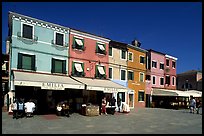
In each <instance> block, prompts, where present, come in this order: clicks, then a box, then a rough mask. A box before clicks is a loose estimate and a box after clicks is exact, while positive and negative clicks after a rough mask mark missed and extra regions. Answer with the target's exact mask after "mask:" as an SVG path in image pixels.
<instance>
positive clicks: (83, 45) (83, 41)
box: [81, 39, 84, 50]
mask: <svg viewBox="0 0 204 136" xmlns="http://www.w3.org/2000/svg"><path fill="white" fill-rule="evenodd" d="M81 41H82V43H83V45H82V50H84V39H81Z"/></svg>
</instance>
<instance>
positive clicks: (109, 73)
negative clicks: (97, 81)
mask: <svg viewBox="0 0 204 136" xmlns="http://www.w3.org/2000/svg"><path fill="white" fill-rule="evenodd" d="M109 68H110V69H112V73H111V76H112V78H109V75H108V78H109V79H113V67H109ZM109 68H108V74H110V73H109Z"/></svg>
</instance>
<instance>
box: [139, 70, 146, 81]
mask: <svg viewBox="0 0 204 136" xmlns="http://www.w3.org/2000/svg"><path fill="white" fill-rule="evenodd" d="M140 74H142V75H143V81H142V82H144V78H145V77H144V72H139V82H141V81H140Z"/></svg>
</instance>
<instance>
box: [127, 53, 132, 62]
mask: <svg viewBox="0 0 204 136" xmlns="http://www.w3.org/2000/svg"><path fill="white" fill-rule="evenodd" d="M128 60H130V61H133V54H132V52H128Z"/></svg>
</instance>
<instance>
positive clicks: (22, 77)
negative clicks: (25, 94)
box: [14, 71, 85, 90]
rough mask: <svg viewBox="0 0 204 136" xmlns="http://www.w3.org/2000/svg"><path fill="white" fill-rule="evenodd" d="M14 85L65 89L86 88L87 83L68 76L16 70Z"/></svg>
mask: <svg viewBox="0 0 204 136" xmlns="http://www.w3.org/2000/svg"><path fill="white" fill-rule="evenodd" d="M14 85H17V86H36V87H41V89H51V90H64V89H65V88H71V89H84V88H85V85H84V84H82V83H79V82H77V81H75V80H73V79H72V78H70V77H68V76H58V75H49V74H39V73H28V72H19V71H14Z"/></svg>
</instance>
